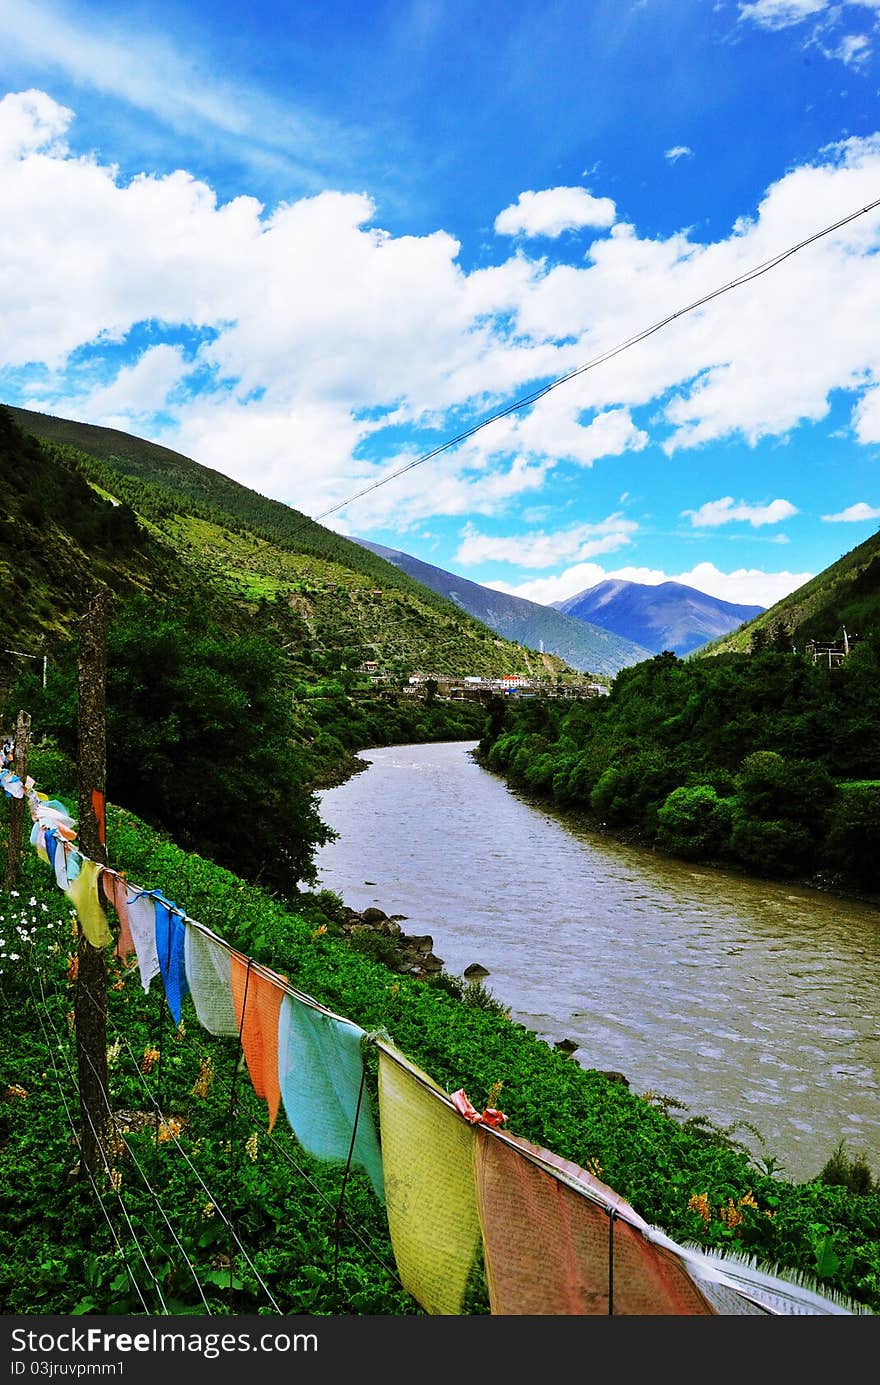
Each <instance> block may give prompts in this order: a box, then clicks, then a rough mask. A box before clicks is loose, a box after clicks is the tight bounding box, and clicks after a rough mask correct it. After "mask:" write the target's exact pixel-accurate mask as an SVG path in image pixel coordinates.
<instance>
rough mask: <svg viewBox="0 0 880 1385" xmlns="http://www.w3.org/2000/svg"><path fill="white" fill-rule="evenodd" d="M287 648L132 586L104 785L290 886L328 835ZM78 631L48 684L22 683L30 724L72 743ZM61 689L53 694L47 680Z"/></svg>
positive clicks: (115, 664) (123, 801)
mask: <svg viewBox="0 0 880 1385" xmlns="http://www.w3.org/2000/svg"><path fill="white" fill-rule="evenodd" d="M282 657H283V656H282V654H281V652H280V651H279V650H278V648H277V647H276V646H275V645H273V644H272V643H271V642H270V641H269V640H267V639H265V638H264V637H262V636H260V635H239V634H236V633H235V632H232V631H228V630H221V629H220V628H219V627H218V626H217V625H216V624H215V623H214V621H213V619H212V616H211V613H210V611H208V610H205V609H195V608H191V609H190V610H188V611H186V612H183V611H181V610H179V609H177V608H175V607H174V606H172V605H171V604H168V603H165V604H160V603H157V602H155V601H153V600H151V599H149V598H147V597H144V596H138V597H135V598H133V599H131V600H129V601H126V602H124V603H120V604H118V605H117V607H116V609H115V611H114V613H113V615H112V618H111V621H110V625H109V630H108V636H107V750H108V754H107V796H108V798H109V799H110V800H111V802H114V803H116V804H119V805H120V806H122V807H126V808H130V809H131V810H132V811H133V812H136V813H138V814H140V815H141V816H142V817H144V818H145V819H146V820H147V821H148V822H151V823H153V824H154V825H157V826H160V827H162V828H164V829H165V830H166V831H168V832H170V833H171V834H172V836H174V838H175V840H176V841H177V842H178V843H179V844H180V845H181V846H183V847H185V848H187V849H191V850H195V851H198V852H199V853H200V854H201V855H204V856H207V857H209V858H210V859H212V860H215V861H217V862H218V863H219V864H221V865H225V866H227V867H228V868H229V869H232V870H236V871H237V872H238V873H239V874H241V875H244V876H246V877H247V878H249V879H251V880H257V881H260V882H261V883H263V884H265V885H266V886H267V887H268V888H269V889H272V890H275V891H277V892H279V893H281V894H284V895H288V896H289V895H292V894H295V893H296V892H297V889H298V887H299V884H300V883H306V884H309V883H314V880H315V878H316V873H315V866H314V851H315V848H316V847H317V846H320V845H323V843H324V842H326V841H328V840H330V839H331V837H332V835H333V834H332V832H331V830H330V829H329V828H328V827H327V826H326V825H325V824H324V823H323V822H322V821H321V819H320V817H319V814H318V806H317V798H316V796H315V794H314V793H313V792H312V791H311V790H310V789H309V788H308V787H307V770H308V760H307V757H306V755H305V752H304V750H303V749H302V748H301V747H299V746H298V745H297V743H296V733H295V726H294V722H293V719H292V712H291V707H290V698H289V695H288V694H286V693H285V690H284V685H283V681H282ZM75 658H76V643H75V642H71V643H70V645H69V646H67V647H66V648H65V650H64V651H63V652H60V653H59V655H58V657H57V658H56V660H54V661H53V662H54V667H53V668H52V676H51V678H50V680H49V683H48V686H47V689H46V693H45V694H43V693H42V692H41V690H40V689H39V687H38V686H34V685H33V681H32V686H31V689H30V693H29V695H30V698H31V703H32V705H33V708H34V711H33V721H34V728H35V732H36V733H37V734H40V735H48V736H49V737H51V738H53V739H54V740H55V741H56V743H57V744H58V746H59V748H60V749H62V750H63V751H65V752H66V753H67V754H69V755H71V756H75V755H76V729H75V723H76V718H75ZM56 691H57V693H58V695H57V697H54V696H53V694H54V693H55V692H56Z"/></svg>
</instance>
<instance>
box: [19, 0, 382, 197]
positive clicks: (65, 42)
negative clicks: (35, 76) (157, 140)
mask: <svg viewBox="0 0 880 1385" xmlns="http://www.w3.org/2000/svg"><path fill="white" fill-rule="evenodd" d="M0 31H2V34H3V49H4V57H5V59H6V61H7V62H9V61H11V60H12V59H14V58H17V59H19V60H25V61H28V62H37V63H39V64H40V66H41V67H42V68H46V67H48V68H49V69H53V68H54V69H56V70H57V71H60V72H63V73H64V74H66V76H67V77H69V78H70V79H71V80H72V81H73V82H75V83H76V84H77V85H80V86H85V87H88V88H91V89H92V90H93V91H96V92H100V93H101V94H103V95H105V96H110V97H113V98H115V99H116V100H119V101H122V102H125V103H126V104H128V105H130V106H132V107H134V108H136V109H137V110H139V111H144V112H149V113H150V115H152V116H155V117H157V118H158V119H159V120H160V121H161V122H162V123H163V124H164V125H166V126H168V127H170V128H171V129H172V130H174V131H176V132H178V133H181V134H194V133H199V134H202V135H204V134H205V133H206V131H211V132H212V133H213V137H214V138H215V139H217V138H221V139H225V140H226V141H227V142H228V143H229V144H230V145H234V146H235V148H236V150H237V151H238V153H239V155H240V156H241V157H243V158H244V159H245V160H247V159H248V158H251V159H253V160H254V161H255V162H258V163H261V164H262V163H265V162H266V161H267V160H272V161H274V162H275V163H276V164H277V165H278V167H279V171H280V169H281V167H282V166H283V168H284V169H286V171H287V173H288V176H291V177H293V178H295V179H296V180H298V181H299V183H300V185H301V186H302V187H303V188H305V189H311V190H315V189H316V188H317V187H318V186H320V185H321V183H322V179H321V177H320V176H319V173H318V169H319V167H320V166H325V167H326V165H327V163H328V162H331V161H333V160H335V158H336V156H341V157H342V158H344V159H347V160H350V161H352V162H353V160H354V152H355V148H356V147H357V145H358V143H359V138H358V135H357V132H356V131H353V130H351V129H348V130H343V129H342V127H340V126H338V125H336V124H335V123H334V122H333V121H332V120H328V119H327V118H326V117H322V116H318V115H317V114H316V113H315V112H314V111H313V110H310V109H308V108H307V107H305V106H302V105H297V104H295V103H294V102H281V101H278V100H276V99H273V98H272V97H270V96H268V95H267V94H266V93H265V91H262V90H260V89H258V88H256V87H253V86H250V87H249V86H247V85H244V84H242V83H240V82H234V81H231V80H227V79H224V78H222V77H220V76H214V75H212V74H211V72H210V69H209V68H208V67H207V65H206V64H205V62H204V54H201V55H197V54H195V53H193V52H188V51H187V50H186V49H185V48H184V47H183V46H182V45H178V44H176V43H175V42H174V40H173V37H172V36H171V33H170V32H165V33H162V32H159V31H158V29H157V27H155V26H150V27H146V26H145V25H144V24H143V23H138V21H137V17H136V11H131V12H130V13H129V14H126V12H125V10H124V8H123V9H121V10H119V11H118V12H114V13H113V15H112V19H111V20H102V18H101V16H100V13H99V12H98V11H96V10H95V8H94V7H91V8H90V10H89V13H88V18H87V20H84V19H83V18H81V17H80V16H79V15H78V14H77V13H76V12H75V11H72V10H69V9H67V8H65V7H64V6H62V5H60V4H50V3H47V0H0ZM199 56H201V58H202V61H199ZM292 150H296V155H293V154H292V153H291V151H292Z"/></svg>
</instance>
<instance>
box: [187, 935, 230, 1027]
mask: <svg viewBox="0 0 880 1385" xmlns="http://www.w3.org/2000/svg"><path fill="white" fill-rule="evenodd" d="M183 956H184V965H185V967H186V979H187V981H188V983H189V989H190V994H191V995H192V998H193V1004H194V1005H195V1007H196V1014H197V1015H198V1017H199V1023H200V1024H201V1025H202V1026H203V1028H205V1029H207V1031H208V1033H209V1034H237V1033H238V1030H239V1018H238V1015H237V1014H236V1013H235V1003H234V1001H233V999H232V960H231V956H230V952H229V948H228V947H223V946H222V944H221V943H219V942H218V941H217V940H216V938H212V937H211V936H210V935H209V934H207V933H203V932H202V930H201V929H200V928H193V927H192V926H191V925H188V926H187V929H186V936H185V938H184V952H183Z"/></svg>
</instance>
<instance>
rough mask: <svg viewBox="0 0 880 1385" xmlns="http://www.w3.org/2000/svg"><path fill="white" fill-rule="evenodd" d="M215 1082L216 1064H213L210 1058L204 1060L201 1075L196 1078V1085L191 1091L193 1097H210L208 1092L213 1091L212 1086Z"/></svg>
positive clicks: (200, 1070)
mask: <svg viewBox="0 0 880 1385" xmlns="http://www.w3.org/2000/svg"><path fill="white" fill-rule="evenodd" d="M213 1081H214V1064H213V1063H212V1061H211V1059H210V1058H203V1059H202V1066H201V1068H200V1069H199V1075H198V1077H197V1078H196V1080H195V1084H194V1086H193V1087H192V1089H191V1095H192V1096H200V1097H206V1096H207V1095H208V1092H209V1091H210V1090H211V1084H212V1083H213Z"/></svg>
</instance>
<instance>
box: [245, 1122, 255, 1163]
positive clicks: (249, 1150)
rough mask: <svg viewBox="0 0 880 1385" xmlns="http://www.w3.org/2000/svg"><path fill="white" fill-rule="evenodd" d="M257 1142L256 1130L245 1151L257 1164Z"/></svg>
mask: <svg viewBox="0 0 880 1385" xmlns="http://www.w3.org/2000/svg"><path fill="white" fill-rule="evenodd" d="M257 1140H258V1136H257V1132H256V1130H255V1131H254V1133H253V1134H252V1135H251V1137H250V1139H249V1140H248V1141H247V1142H246V1144H245V1149H246V1151H247V1153H248V1156H249V1158H251V1159H253V1161H254V1163H256V1160H257Z"/></svg>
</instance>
